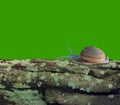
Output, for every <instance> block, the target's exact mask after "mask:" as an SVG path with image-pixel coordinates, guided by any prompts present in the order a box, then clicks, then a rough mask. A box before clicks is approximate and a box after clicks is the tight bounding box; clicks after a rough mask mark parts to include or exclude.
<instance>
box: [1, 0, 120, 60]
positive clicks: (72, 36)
mask: <svg viewBox="0 0 120 105" xmlns="http://www.w3.org/2000/svg"><path fill="white" fill-rule="evenodd" d="M43 1H44V0H39V1H36V0H34V1H27V0H24V1H21V0H20V1H18V0H15V1H13V0H12V1H11V0H7V1H4V2H1V1H0V58H5V59H16V58H17V59H26V58H44V59H53V58H55V57H58V56H64V55H69V52H68V50H67V48H66V46H70V47H71V49H72V50H73V52H74V53H75V54H78V55H79V53H80V51H81V50H82V49H83V48H84V47H85V46H96V47H99V48H100V49H102V50H103V51H104V52H105V53H106V55H107V56H108V57H109V58H111V59H116V60H120V47H119V46H120V3H119V2H116V1H113V2H111V1H106V0H101V1H98V0H96V1H91V0H89V1H86V0H85V1H76V0H73V1H66V0H59V1H58V0H55V1H52V0H48V1H46V0H45V1H44V2H43Z"/></svg>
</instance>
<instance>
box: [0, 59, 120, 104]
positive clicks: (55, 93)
mask: <svg viewBox="0 0 120 105" xmlns="http://www.w3.org/2000/svg"><path fill="white" fill-rule="evenodd" d="M0 105H120V61H115V60H110V62H109V63H108V64H87V63H82V62H73V61H71V60H41V59H31V60H30V59H26V60H2V59H1V60H0Z"/></svg>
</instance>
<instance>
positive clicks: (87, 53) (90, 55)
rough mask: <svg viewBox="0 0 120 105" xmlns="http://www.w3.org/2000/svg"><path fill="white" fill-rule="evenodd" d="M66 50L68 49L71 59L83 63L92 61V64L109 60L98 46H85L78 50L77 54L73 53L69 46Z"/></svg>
mask: <svg viewBox="0 0 120 105" xmlns="http://www.w3.org/2000/svg"><path fill="white" fill-rule="evenodd" d="M68 50H69V51H70V59H71V60H76V61H81V62H85V63H94V64H100V63H108V62H109V60H108V59H107V58H106V56H105V53H104V52H103V51H102V50H100V49H99V48H97V47H94V46H88V47H85V48H84V49H83V50H82V51H81V52H80V55H79V56H76V55H74V54H73V53H72V50H71V49H70V48H68Z"/></svg>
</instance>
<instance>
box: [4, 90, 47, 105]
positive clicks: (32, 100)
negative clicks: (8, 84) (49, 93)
mask: <svg viewBox="0 0 120 105" xmlns="http://www.w3.org/2000/svg"><path fill="white" fill-rule="evenodd" d="M5 98H6V99H7V100H9V101H11V102H15V103H16V104H20V105H46V103H45V102H44V101H43V100H42V95H41V94H39V93H38V91H36V90H34V91H32V90H14V91H6V97H5Z"/></svg>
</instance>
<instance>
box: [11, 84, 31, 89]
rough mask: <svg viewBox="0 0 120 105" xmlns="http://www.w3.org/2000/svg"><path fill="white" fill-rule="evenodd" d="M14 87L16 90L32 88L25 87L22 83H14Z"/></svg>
mask: <svg viewBox="0 0 120 105" xmlns="http://www.w3.org/2000/svg"><path fill="white" fill-rule="evenodd" d="M13 87H14V88H30V86H29V85H25V84H22V83H14V84H13Z"/></svg>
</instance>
